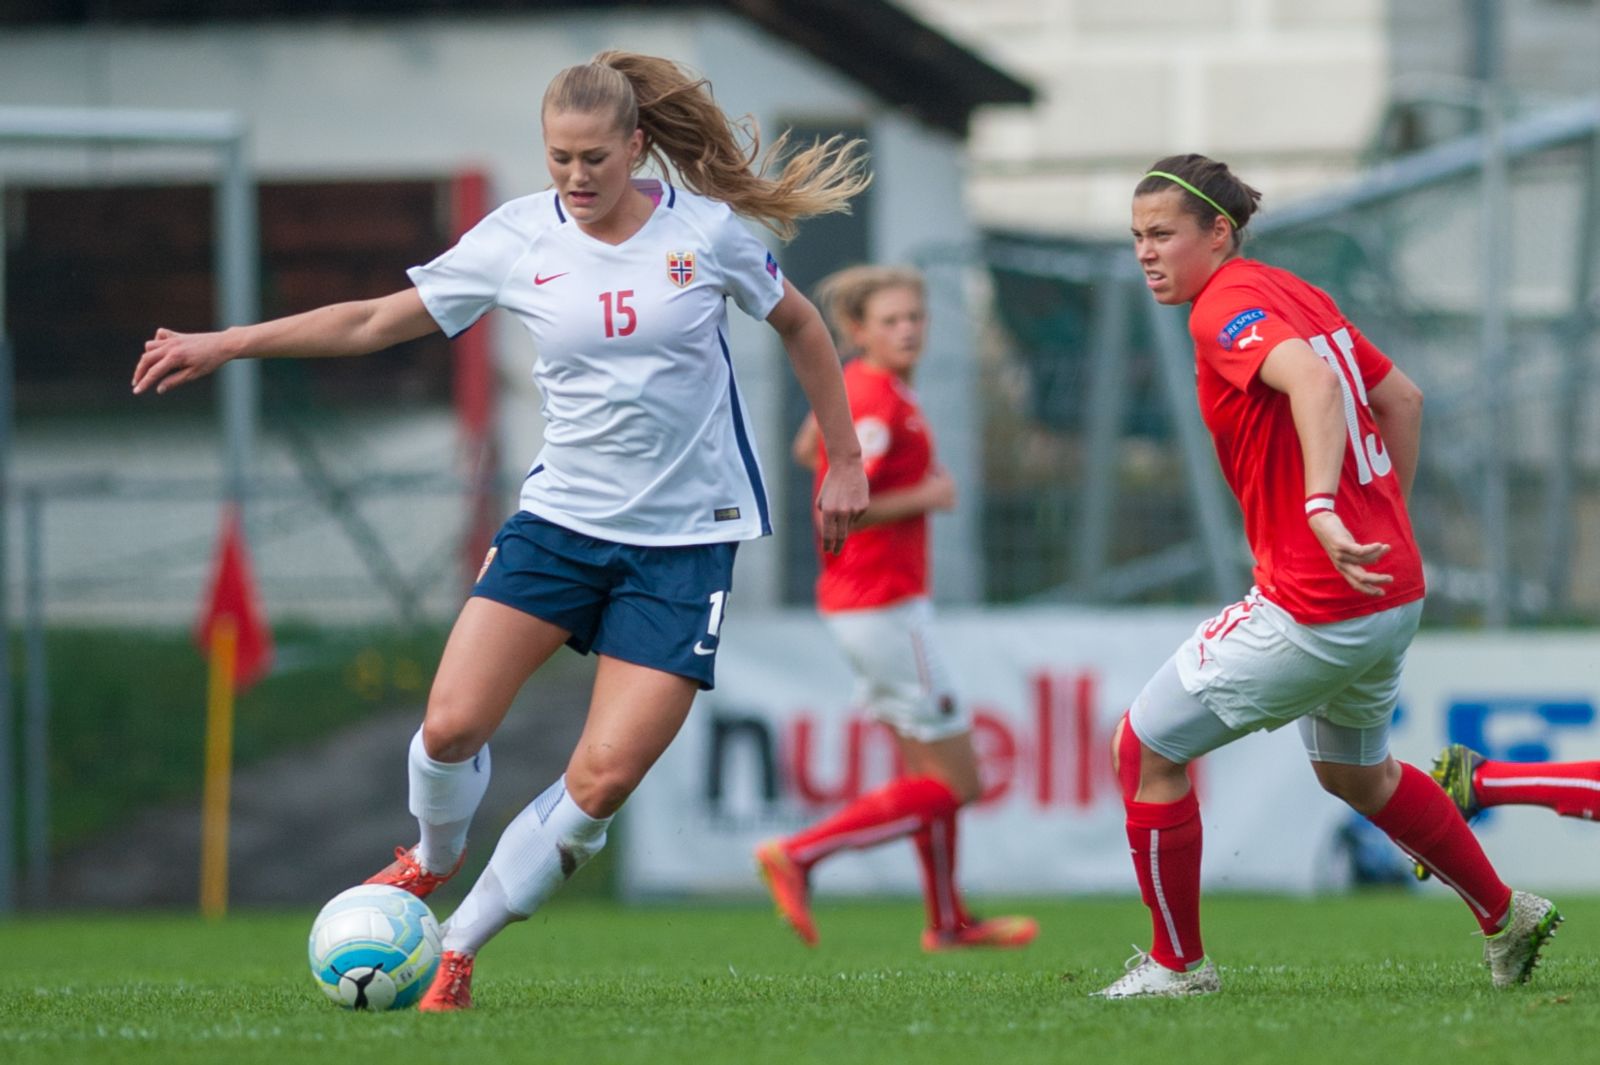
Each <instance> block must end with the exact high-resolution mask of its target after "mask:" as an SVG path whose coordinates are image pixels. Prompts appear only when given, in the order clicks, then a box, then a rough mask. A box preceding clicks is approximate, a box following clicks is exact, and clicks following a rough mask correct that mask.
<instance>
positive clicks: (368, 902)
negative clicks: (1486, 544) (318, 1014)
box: [310, 884, 442, 1010]
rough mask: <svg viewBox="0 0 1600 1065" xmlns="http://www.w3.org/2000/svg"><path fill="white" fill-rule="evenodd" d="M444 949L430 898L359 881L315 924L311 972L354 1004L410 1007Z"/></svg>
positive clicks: (336, 997)
mask: <svg viewBox="0 0 1600 1065" xmlns="http://www.w3.org/2000/svg"><path fill="white" fill-rule="evenodd" d="M441 949H442V948H441V947H440V943H439V922H438V921H436V920H434V917H433V911H431V910H429V909H428V906H427V904H426V903H425V902H423V901H422V900H421V899H419V898H417V897H416V896H415V895H412V894H411V893H410V892H407V891H401V890H400V889H399V888H397V887H390V886H388V885H387V884H358V885H357V886H355V887H353V888H351V889H349V890H348V891H341V892H340V893H339V894H337V895H335V896H334V897H333V898H332V899H330V900H329V901H328V904H327V905H326V906H324V907H323V908H322V912H321V913H319V914H317V919H316V921H315V922H314V923H313V924H312V925H311V945H310V953H311V975H312V976H314V977H316V979H317V986H318V987H320V988H322V990H323V993H324V994H326V995H327V996H328V997H329V998H331V999H333V1001H335V1002H337V1003H338V1004H339V1005H341V1006H344V1007H347V1008H349V1009H354V1010H395V1009H405V1008H406V1007H408V1006H414V1005H416V1002H417V999H419V998H421V997H422V993H423V992H424V991H426V990H427V989H428V985H429V984H430V983H432V982H433V974H434V972H435V971H436V970H437V969H438V968H439V953H440V951H441Z"/></svg>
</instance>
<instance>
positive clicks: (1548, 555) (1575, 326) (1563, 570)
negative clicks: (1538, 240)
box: [1544, 133, 1600, 618]
mask: <svg viewBox="0 0 1600 1065" xmlns="http://www.w3.org/2000/svg"><path fill="white" fill-rule="evenodd" d="M1584 162H1585V164H1586V165H1585V175H1584V177H1585V180H1584V185H1583V207H1582V212H1581V213H1580V214H1579V216H1578V219H1579V224H1578V227H1577V229H1576V232H1578V233H1583V234H1587V233H1597V232H1600V133H1596V134H1595V135H1594V136H1592V137H1590V138H1589V145H1588V151H1587V152H1586V153H1585V159H1584ZM1576 243H1577V249H1576V250H1577V262H1576V263H1574V264H1573V271H1572V311H1571V313H1570V314H1569V315H1568V318H1567V321H1566V322H1565V323H1564V325H1563V327H1562V328H1561V329H1559V330H1558V331H1557V333H1556V337H1557V342H1558V343H1559V344H1560V345H1561V350H1560V355H1559V359H1560V365H1561V376H1560V377H1559V378H1558V380H1557V382H1556V392H1555V397H1554V399H1555V405H1556V414H1555V422H1556V434H1555V440H1554V441H1553V446H1552V448H1551V455H1550V466H1551V468H1550V487H1549V491H1548V494H1547V495H1546V497H1545V522H1544V526H1545V549H1544V557H1545V572H1544V586H1545V599H1546V602H1547V603H1548V604H1549V608H1548V609H1549V611H1550V614H1551V615H1552V616H1553V617H1556V618H1559V617H1561V616H1562V615H1564V614H1565V613H1566V611H1567V608H1568V607H1569V606H1570V604H1571V602H1572V589H1571V576H1572V574H1571V569H1572V546H1573V541H1574V539H1575V534H1576V528H1575V526H1576V524H1577V521H1576V515H1575V514H1574V513H1573V509H1572V498H1573V494H1574V491H1575V487H1576V484H1577V465H1578V459H1577V453H1578V441H1579V439H1581V435H1582V429H1583V424H1582V422H1583V414H1584V407H1585V406H1586V401H1585V399H1586V396H1587V394H1588V383H1589V345H1590V339H1591V337H1593V335H1594V327H1595V317H1594V313H1593V312H1592V311H1591V310H1590V309H1589V293H1590V292H1591V291H1593V289H1594V278H1595V269H1596V266H1597V263H1596V260H1597V259H1600V246H1597V245H1596V243H1595V242H1594V241H1592V240H1584V239H1579V240H1578V241H1577V242H1576Z"/></svg>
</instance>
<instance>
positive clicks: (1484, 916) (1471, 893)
mask: <svg viewBox="0 0 1600 1065" xmlns="http://www.w3.org/2000/svg"><path fill="white" fill-rule="evenodd" d="M1371 821H1372V823H1373V824H1375V825H1377V826H1378V827H1379V828H1381V829H1383V830H1384V832H1386V833H1388V835H1389V838H1390V839H1392V840H1394V841H1395V843H1397V844H1399V845H1400V849H1401V850H1403V851H1405V852H1406V853H1407V854H1409V855H1411V857H1413V858H1415V859H1416V860H1417V861H1419V862H1421V863H1422V864H1423V865H1424V866H1426V867H1427V869H1428V870H1429V871H1430V872H1432V873H1433V875H1434V876H1436V877H1438V878H1439V879H1440V880H1441V881H1442V882H1443V883H1446V884H1448V885H1450V886H1451V887H1452V888H1454V889H1455V891H1456V894H1458V895H1460V896H1461V898H1462V901H1464V902H1465V903H1466V904H1467V907H1468V908H1469V909H1471V910H1472V916H1473V917H1476V918H1477V919H1478V924H1479V926H1481V927H1482V928H1483V931H1484V933H1485V934H1486V935H1487V934H1489V933H1493V932H1497V931H1499V929H1500V925H1501V922H1503V921H1504V920H1505V915H1506V910H1507V909H1508V908H1509V907H1510V905H1511V889H1510V888H1508V887H1506V885H1505V883H1504V882H1503V881H1501V879H1500V876H1499V874H1497V873H1496V872H1495V871H1494V866H1493V865H1491V864H1490V863H1489V858H1488V856H1487V855H1485V854H1484V853H1483V847H1482V845H1480V844H1479V843H1478V837H1477V836H1474V835H1473V834H1472V829H1470V828H1468V827H1467V823H1466V822H1465V821H1463V820H1461V814H1460V812H1459V811H1458V810H1457V809H1456V804H1455V803H1454V802H1451V801H1450V796H1448V795H1446V794H1445V793H1444V789H1443V788H1441V787H1439V784H1438V782H1437V781H1435V780H1434V779H1433V778H1432V777H1430V776H1429V775H1428V774H1426V773H1424V772H1423V771H1422V770H1420V769H1418V768H1417V767H1416V766H1414V765H1407V764H1405V763H1404V762H1402V763H1401V764H1400V784H1399V786H1398V787H1396V788H1395V789H1394V795H1393V796H1391V797H1390V799H1389V801H1388V802H1387V803H1386V804H1385V805H1384V807H1383V809H1381V810H1379V811H1378V812H1377V813H1376V814H1373V815H1372V817H1371Z"/></svg>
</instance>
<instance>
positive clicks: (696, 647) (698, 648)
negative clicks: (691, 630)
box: [694, 640, 717, 655]
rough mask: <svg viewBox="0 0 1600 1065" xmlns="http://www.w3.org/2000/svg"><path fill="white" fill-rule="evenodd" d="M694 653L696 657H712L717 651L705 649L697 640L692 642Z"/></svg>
mask: <svg viewBox="0 0 1600 1065" xmlns="http://www.w3.org/2000/svg"><path fill="white" fill-rule="evenodd" d="M694 653H695V654H697V655H714V654H716V653H717V649H716V648H715V647H706V646H704V645H702V644H701V643H700V641H699V640H696V641H695V642H694Z"/></svg>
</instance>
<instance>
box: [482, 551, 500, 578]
mask: <svg viewBox="0 0 1600 1065" xmlns="http://www.w3.org/2000/svg"><path fill="white" fill-rule="evenodd" d="M499 553H500V549H499V548H498V547H491V548H489V553H488V554H487V555H484V556H483V568H482V569H480V570H479V571H478V580H480V581H481V580H483V575H484V574H485V573H488V572H489V563H491V562H493V561H494V556H495V555H497V554H499Z"/></svg>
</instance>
